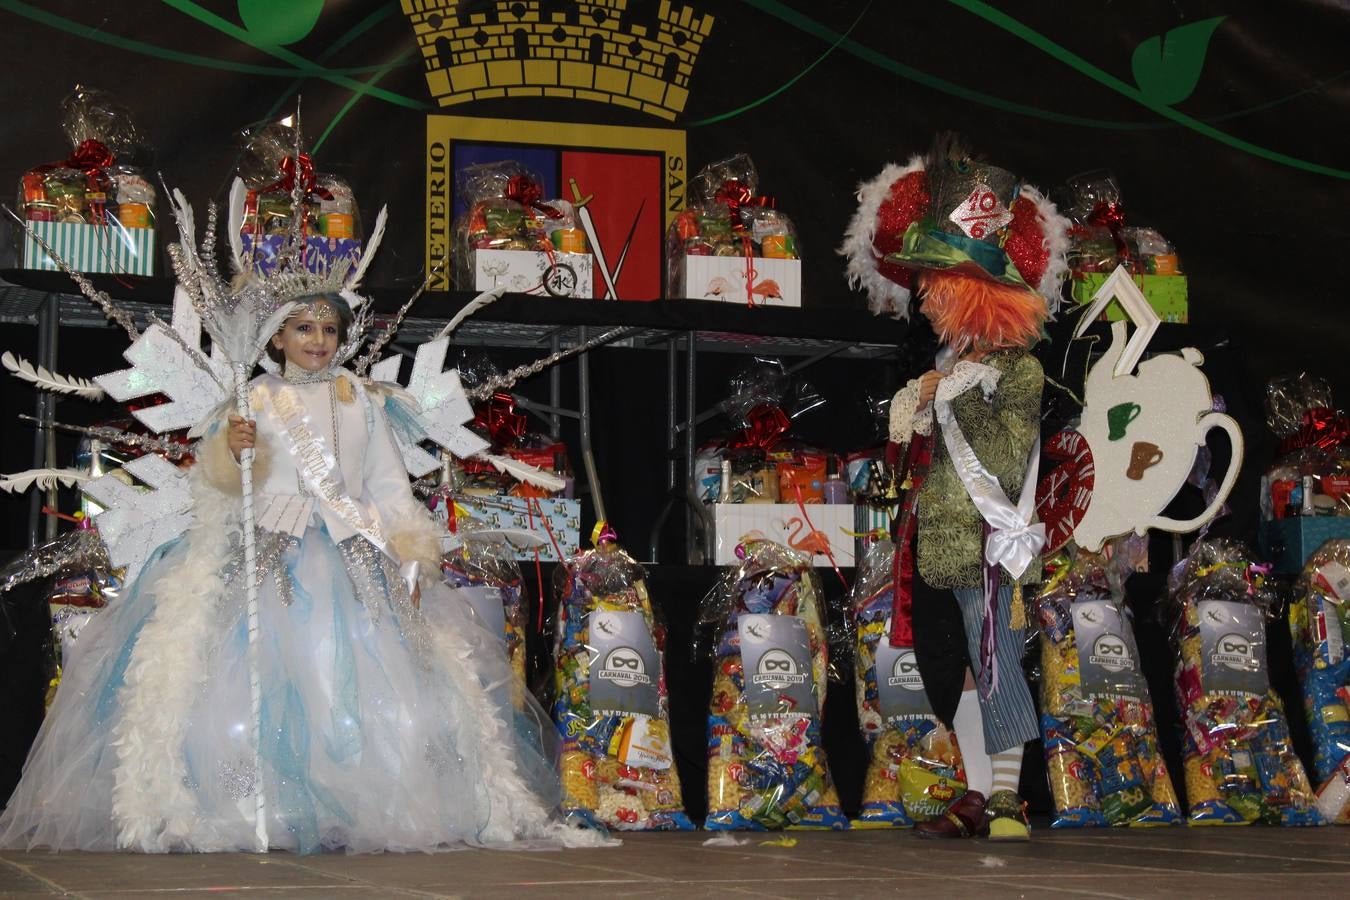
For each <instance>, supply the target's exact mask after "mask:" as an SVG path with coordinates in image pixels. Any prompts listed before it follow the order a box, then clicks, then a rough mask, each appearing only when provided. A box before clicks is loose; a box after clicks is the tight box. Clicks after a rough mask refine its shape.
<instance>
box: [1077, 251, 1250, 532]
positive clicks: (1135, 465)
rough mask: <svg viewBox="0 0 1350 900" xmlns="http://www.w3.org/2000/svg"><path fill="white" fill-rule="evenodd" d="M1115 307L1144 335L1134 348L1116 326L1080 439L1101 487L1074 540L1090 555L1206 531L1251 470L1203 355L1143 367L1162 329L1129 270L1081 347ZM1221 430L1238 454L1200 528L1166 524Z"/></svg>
mask: <svg viewBox="0 0 1350 900" xmlns="http://www.w3.org/2000/svg"><path fill="white" fill-rule="evenodd" d="M1112 299H1117V300H1119V301H1120V303H1121V305H1122V306H1123V307H1124V308H1125V311H1126V313H1127V315H1128V316H1129V317H1130V319H1131V321H1133V322H1134V323H1135V325H1136V330H1135V333H1134V335H1133V336H1132V337H1131V338H1130V339H1129V340H1126V329H1127V326H1126V323H1125V322H1123V321H1122V322H1114V323H1112V326H1111V345H1110V347H1109V348H1108V349H1107V351H1106V354H1105V355H1104V356H1103V357H1102V358H1101V359H1100V360H1098V362H1097V364H1096V365H1094V366H1093V367H1092V370H1091V371H1090V372H1089V373H1088V376H1087V384H1086V390H1085V397H1084V401H1085V405H1084V407H1083V417H1082V421H1081V424H1080V425H1079V426H1078V432H1079V433H1080V434H1081V435H1082V436H1083V438H1084V439H1085V440H1086V442H1087V445H1088V449H1089V450H1090V452H1091V467H1092V468H1093V469H1095V478H1094V484H1093V488H1092V493H1091V499H1090V500H1089V501H1088V503H1087V508H1086V510H1085V511H1084V512H1083V514H1082V518H1081V519H1079V521H1078V523H1077V525H1076V526H1075V527H1074V530H1073V537H1074V540H1075V541H1076V542H1077V544H1078V545H1079V546H1080V547H1082V548H1084V549H1086V550H1090V551H1096V550H1098V549H1099V548H1100V547H1101V545H1102V543H1103V542H1104V541H1105V540H1106V539H1107V538H1111V537H1115V536H1117V535H1122V534H1125V533H1127V532H1130V531H1134V532H1136V533H1137V534H1141V535H1142V534H1143V533H1144V532H1145V531H1146V530H1148V529H1150V528H1157V529H1159V530H1162V531H1169V532H1176V533H1186V532H1191V531H1195V530H1197V529H1199V528H1200V527H1202V526H1203V525H1204V524H1205V523H1206V522H1208V521H1209V520H1211V519H1213V518H1214V517H1215V516H1216V515H1217V514H1218V512H1219V510H1220V509H1221V508H1222V507H1223V504H1224V501H1225V500H1227V499H1228V494H1229V492H1230V491H1232V489H1233V483H1234V482H1235V481H1236V480H1237V475H1238V469H1239V468H1240V466H1241V465H1242V447H1243V444H1242V431H1241V430H1240V429H1239V428H1238V424H1237V422H1236V421H1235V420H1234V419H1233V418H1232V417H1231V416H1228V415H1224V414H1223V413H1219V412H1215V411H1214V398H1213V396H1212V395H1211V393H1210V389H1209V381H1208V379H1206V378H1205V376H1204V375H1203V374H1202V373H1201V371H1200V369H1199V366H1200V365H1201V364H1202V363H1203V362H1204V357H1203V356H1202V355H1201V354H1200V351H1199V350H1196V349H1195V348H1194V347H1186V348H1184V349H1183V350H1182V351H1181V353H1179V354H1176V353H1165V354H1159V355H1158V356H1155V357H1153V358H1152V359H1149V360H1146V361H1145V362H1142V363H1140V362H1139V358H1140V357H1141V356H1142V355H1143V353H1144V350H1145V348H1146V347H1147V346H1148V343H1149V341H1150V340H1151V339H1152V337H1153V333H1154V331H1156V330H1157V327H1158V321H1159V319H1158V314H1157V313H1156V312H1154V311H1153V308H1152V307H1151V306H1149V304H1148V301H1147V299H1145V297H1144V295H1143V293H1142V292H1140V290H1139V288H1138V287H1136V286H1135V284H1134V280H1133V279H1132V278H1131V277H1130V275H1129V273H1128V272H1126V271H1125V269H1124V268H1121V267H1118V268H1117V269H1116V270H1115V271H1114V272H1113V273H1111V276H1110V277H1109V278H1108V279H1107V281H1106V283H1105V284H1103V285H1102V287H1101V289H1100V290H1099V291H1098V292H1097V294H1096V295H1095V296H1094V297H1093V300H1092V304H1091V308H1090V309H1088V310H1087V311H1086V312H1085V313H1084V314H1083V318H1082V320H1081V321H1080V322H1079V324H1078V327H1077V329H1076V330H1075V331H1074V337H1075V338H1077V337H1080V336H1081V335H1082V333H1083V332H1084V331H1085V330H1086V329H1087V326H1088V325H1089V324H1090V323H1091V322H1092V320H1093V319H1095V318H1096V317H1097V316H1098V315H1099V314H1100V312H1101V311H1102V310H1103V309H1105V308H1106V306H1107V305H1108V304H1109V303H1110V302H1111V300H1112ZM1136 368H1137V372H1135V370H1136ZM1212 428H1221V429H1223V430H1224V431H1226V432H1228V437H1229V440H1230V441H1231V442H1232V447H1233V451H1232V458H1231V459H1230V460H1229V463H1228V470H1227V471H1226V472H1225V473H1224V476H1223V481H1222V482H1221V483H1220V485H1219V490H1218V493H1217V494H1216V495H1215V496H1214V499H1213V501H1212V502H1211V503H1210V504H1209V506H1208V507H1207V508H1206V509H1205V511H1204V512H1202V513H1201V514H1200V515H1198V516H1196V517H1195V518H1192V519H1185V520H1180V519H1172V518H1168V517H1167V516H1163V515H1161V513H1162V511H1163V509H1164V508H1166V506H1167V504H1168V503H1170V502H1171V500H1172V498H1173V497H1175V496H1176V495H1177V492H1178V491H1180V490H1181V488H1182V487H1183V486H1184V485H1185V484H1186V479H1187V477H1188V476H1189V475H1190V472H1191V469H1192V467H1193V466H1194V465H1195V457H1196V454H1197V453H1198V452H1199V449H1200V447H1201V446H1202V445H1203V444H1204V443H1205V436H1206V435H1207V434H1208V433H1209V431H1210V429H1212Z"/></svg>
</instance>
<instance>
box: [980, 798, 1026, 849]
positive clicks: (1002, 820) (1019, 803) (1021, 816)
mask: <svg viewBox="0 0 1350 900" xmlns="http://www.w3.org/2000/svg"><path fill="white" fill-rule="evenodd" d="M984 815H985V818H986V819H988V820H989V840H991V841H1029V840H1031V825H1030V824H1029V823H1028V822H1027V804H1026V802H1025V801H1023V800H1022V798H1021V797H1019V796H1017V794H1016V793H1015V792H1013V791H994V792H993V793H992V794H990V795H989V802H988V803H986V804H985V807H984Z"/></svg>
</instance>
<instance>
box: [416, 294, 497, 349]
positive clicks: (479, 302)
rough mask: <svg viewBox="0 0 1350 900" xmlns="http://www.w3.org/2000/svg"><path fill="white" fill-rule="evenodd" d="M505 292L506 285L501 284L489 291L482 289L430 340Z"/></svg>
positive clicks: (438, 336) (436, 338) (444, 332)
mask: <svg viewBox="0 0 1350 900" xmlns="http://www.w3.org/2000/svg"><path fill="white" fill-rule="evenodd" d="M505 293H506V287H505V286H502V287H495V288H493V289H492V290H490V291H484V292H483V293H481V294H479V295H478V296H477V297H474V298H473V299H472V300H470V301H469V303H468V305H467V306H465V307H464V308H463V309H461V310H460V311H459V312H458V313H456V314H455V317H454V318H453V319H451V320H450V321H449V322H446V323H445V327H444V328H442V329H441V330H440V331H438V332H436V337H434V338H432V340H433V341H435V340H439V339H440V338H443V337H445V336H446V335H447V334H449V333H450V332H452V331H454V330H455V329H456V328H458V327H459V324H460V323H461V322H463V321H464V320H465V319H467V318H468V317H469V316H471V315H473V314H474V313H476V312H478V311H479V310H480V309H482V308H483V307H485V306H487V305H488V304H489V303H495V302H496V301H497V299H498V298H499V297H501V295H502V294H505Z"/></svg>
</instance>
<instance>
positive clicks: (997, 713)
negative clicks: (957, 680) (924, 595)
mask: <svg viewBox="0 0 1350 900" xmlns="http://www.w3.org/2000/svg"><path fill="white" fill-rule="evenodd" d="M1012 590H1013V589H1012V586H1011V585H1006V584H1005V585H1003V586H1002V587H1000V588H999V591H998V601H997V603H996V604H995V606H996V607H997V608H998V621H997V623H996V624H995V628H996V629H997V632H996V635H995V643H994V655H995V657H996V658H997V660H998V686H997V687H995V688H994V692H993V693H992V694H991V695H990V696H989V697H987V698H986V697H984V696H981V697H980V717H981V718H982V719H983V721H984V749H985V752H986V753H989V754H991V755H992V754H994V753H999V752H1001V751H1003V750H1007V749H1009V748H1011V747H1016V746H1018V745H1019V744H1025V743H1026V742H1027V741H1031V740H1035V739H1036V738H1038V737H1040V728H1039V726H1038V725H1037V722H1036V706H1035V704H1034V703H1033V702H1032V699H1031V689H1030V688H1029V687H1027V679H1026V677H1025V676H1024V675H1023V674H1022V653H1023V651H1024V650H1025V649H1026V637H1027V633H1026V631H1025V630H1017V631H1013V630H1012V629H1011V628H1009V627H1008V625H1009V622H1010V620H1011V617H1012ZM952 593H953V594H955V595H956V602H957V605H958V606H960V607H961V621H962V624H963V626H964V627H965V632H966V647H967V650H968V652H969V653H970V670H971V672H972V673H974V675H975V681H976V683H977V684H978V683H979V680H980V679H979V676H980V630H981V629H982V628H983V627H984V591H983V590H982V589H980V588H957V589H956V590H954V591H952Z"/></svg>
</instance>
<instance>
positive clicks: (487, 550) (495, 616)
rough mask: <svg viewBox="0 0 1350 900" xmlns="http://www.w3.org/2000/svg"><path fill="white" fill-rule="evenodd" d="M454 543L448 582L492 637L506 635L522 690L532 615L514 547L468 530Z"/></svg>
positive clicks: (446, 562)
mask: <svg viewBox="0 0 1350 900" xmlns="http://www.w3.org/2000/svg"><path fill="white" fill-rule="evenodd" d="M447 502H453V501H447ZM457 521H458V520H457ZM451 543H453V544H457V546H452V547H451V548H450V549H448V550H446V551H445V553H444V554H443V555H442V556H441V574H442V576H443V577H444V578H445V583H446V584H448V585H449V586H450V590H451V593H453V594H454V595H455V596H456V597H457V598H458V599H459V600H461V601H462V602H464V603H467V604H468V605H469V607H470V608H471V609H472V610H473V611H474V614H475V615H477V616H478V619H479V621H481V622H482V623H483V625H484V626H486V627H487V629H488V630H489V631H490V632H492V633H493V634H497V635H500V636H501V639H502V650H503V652H504V653H505V654H506V657H507V659H509V660H510V662H511V670H512V671H513V672H515V673H516V679H517V685H516V687H517V689H518V690H521V691H523V690H524V686H525V663H526V660H525V630H526V629H527V628H528V627H529V621H528V620H529V611H528V610H527V609H526V607H525V604H524V602H523V601H522V597H521V576H520V565H519V563H517V562H516V559H515V554H514V552H513V551H512V549H511V546H510V544H508V543H506V541H505V540H498V539H496V538H494V537H493V535H492V532H483V533H480V534H475V532H474V531H472V530H470V531H466V532H464V533H462V534H459V535H455V536H454V540H453V541H452V542H451Z"/></svg>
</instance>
